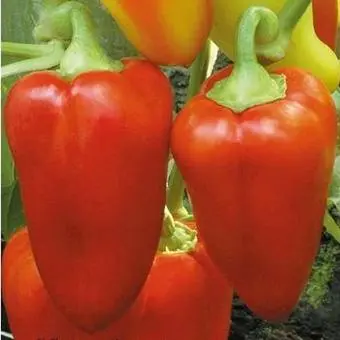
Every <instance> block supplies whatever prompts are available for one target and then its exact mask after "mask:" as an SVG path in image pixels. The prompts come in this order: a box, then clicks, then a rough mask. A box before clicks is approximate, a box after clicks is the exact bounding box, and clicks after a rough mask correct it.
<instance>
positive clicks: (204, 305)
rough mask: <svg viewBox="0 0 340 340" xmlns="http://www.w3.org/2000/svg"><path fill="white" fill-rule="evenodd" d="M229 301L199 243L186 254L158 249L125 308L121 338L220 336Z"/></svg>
mask: <svg viewBox="0 0 340 340" xmlns="http://www.w3.org/2000/svg"><path fill="white" fill-rule="evenodd" d="M191 227H194V224H192V225H191ZM231 299H232V289H231V287H230V285H229V284H228V283H227V281H226V280H225V279H224V278H223V277H222V275H221V274H220V273H219V272H218V270H217V269H216V267H215V266H214V265H213V263H212V262H211V260H210V258H209V257H208V256H207V254H206V251H205V249H204V247H203V245H202V243H201V242H200V241H199V242H198V244H197V245H196V247H195V249H194V251H192V252H189V253H187V252H177V253H176V252H174V253H171V252H170V253H158V254H157V256H156V258H155V260H154V263H153V267H152V270H151V272H150V274H149V277H148V279H147V281H146V284H145V286H144V288H143V290H142V293H141V295H140V296H139V297H138V300H137V301H136V303H135V304H134V306H133V308H132V309H131V310H130V312H129V313H130V316H131V317H132V318H133V321H132V324H131V326H130V327H129V330H130V331H129V333H128V334H127V335H126V340H136V339H138V340H151V339H167V340H224V339H226V337H227V335H228V332H229V326H230V311H231Z"/></svg>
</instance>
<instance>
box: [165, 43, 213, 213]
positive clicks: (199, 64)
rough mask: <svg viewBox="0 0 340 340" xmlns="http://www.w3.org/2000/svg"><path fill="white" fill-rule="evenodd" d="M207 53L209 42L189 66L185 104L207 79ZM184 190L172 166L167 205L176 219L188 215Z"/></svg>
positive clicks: (178, 174)
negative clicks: (184, 202)
mask: <svg viewBox="0 0 340 340" xmlns="http://www.w3.org/2000/svg"><path fill="white" fill-rule="evenodd" d="M209 52H210V42H209V41H208V42H207V43H206V44H205V46H204V48H203V50H202V51H201V53H200V54H199V55H198V56H197V58H196V59H195V61H194V63H193V64H192V66H191V70H190V80H189V87H188V93H187V98H186V101H187V102H188V101H189V100H190V99H191V98H192V97H193V96H194V95H196V94H197V93H198V91H199V89H200V87H201V84H202V83H203V81H204V80H205V79H206V77H207V70H208V65H209ZM184 190H185V183H184V180H183V177H182V175H181V173H180V171H179V169H178V167H177V165H176V164H174V166H173V168H172V171H171V174H170V177H169V189H168V192H167V205H168V207H169V210H170V211H171V213H172V214H173V215H174V216H175V217H176V218H183V217H185V216H187V215H188V212H187V210H186V209H185V207H184V205H183V195H184Z"/></svg>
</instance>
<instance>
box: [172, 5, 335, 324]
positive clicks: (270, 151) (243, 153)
mask: <svg viewBox="0 0 340 340" xmlns="http://www.w3.org/2000/svg"><path fill="white" fill-rule="evenodd" d="M263 19H265V20H263ZM262 20H263V21H262ZM275 20H276V19H275V16H274V14H273V12H271V11H269V10H266V9H265V8H261V7H259V8H256V7H255V8H250V9H249V10H247V11H246V13H245V14H244V16H243V18H242V20H241V24H240V27H239V35H238V49H237V55H238V59H237V61H236V63H235V67H234V68H232V67H228V68H226V69H224V70H222V71H220V72H218V73H216V74H215V75H213V76H212V77H211V78H210V79H209V80H207V82H206V83H205V84H204V86H203V88H202V91H201V93H200V94H199V95H198V96H196V97H195V98H194V99H192V100H191V101H190V102H189V103H188V105H187V106H186V107H185V108H184V109H183V111H182V112H181V113H180V114H179V115H178V117H177V118H176V121H175V123H174V127H173V130H172V145H171V146H172V152H173V155H174V158H175V160H176V162H177V164H178V166H179V169H180V171H181V173H182V174H183V177H184V179H185V181H186V183H187V188H188V191H189V194H190V195H191V199H192V203H193V209H194V213H195V216H196V220H197V223H198V226H199V231H200V232H201V236H202V239H203V241H204V243H205V246H206V249H207V252H208V254H209V255H210V256H211V258H212V260H213V261H214V262H215V263H216V264H217V265H218V267H219V269H220V270H221V271H222V272H223V273H224V275H225V276H226V277H228V279H229V280H230V282H231V284H232V285H233V287H234V289H235V291H236V292H238V294H239V295H240V297H241V298H242V299H243V300H244V301H245V302H246V303H247V304H248V306H249V307H250V308H251V309H252V310H253V311H254V312H255V313H257V314H258V315H259V316H261V317H263V318H265V319H268V320H275V321H277V320H282V319H285V318H286V317H287V316H288V315H289V314H290V312H291V310H292V308H293V307H294V306H295V304H296V302H297V301H298V299H299V296H300V294H301V292H302V290H303V287H304V285H305V283H306V281H307V279H308V276H309V273H310V271H311V268H312V264H313V260H314V257H315V255H316V253H317V251H318V247H319V240H320V236H321V231H322V220H323V215H324V211H325V207H326V205H325V204H326V199H327V189H328V184H329V182H330V178H331V172H332V164H333V161H334V155H335V144H336V112H335V108H334V104H333V101H332V98H331V96H330V94H329V92H328V90H327V89H326V88H325V86H324V85H323V84H322V83H321V82H320V81H319V80H317V79H316V78H314V77H313V76H312V75H310V74H308V73H306V72H304V71H302V70H298V69H294V68H285V69H280V70H277V71H276V72H275V73H273V74H268V73H267V72H266V70H265V69H264V68H263V67H262V66H260V65H259V64H258V63H257V60H256V56H255V53H254V34H255V30H256V27H257V25H261V30H263V32H266V33H268V32H270V30H271V28H272V27H271V26H270V22H275ZM266 25H267V26H266ZM261 30H258V31H257V32H258V34H261Z"/></svg>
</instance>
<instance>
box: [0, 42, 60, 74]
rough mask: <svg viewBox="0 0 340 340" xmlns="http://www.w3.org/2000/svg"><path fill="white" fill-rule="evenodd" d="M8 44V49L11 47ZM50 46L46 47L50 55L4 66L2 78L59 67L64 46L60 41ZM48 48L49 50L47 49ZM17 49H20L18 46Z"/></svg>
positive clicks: (42, 55)
mask: <svg viewBox="0 0 340 340" xmlns="http://www.w3.org/2000/svg"><path fill="white" fill-rule="evenodd" d="M8 44H9V43H7V47H8V46H10V45H8ZM48 45H49V46H47V45H46V46H45V47H46V51H47V52H48V51H49V53H46V54H41V56H38V57H36V58H31V59H26V60H22V61H18V62H15V63H12V64H9V65H6V66H3V67H2V68H1V78H6V77H9V76H12V75H15V74H19V73H24V72H32V71H39V70H46V69H50V68H52V67H55V66H58V65H59V63H60V60H61V59H62V57H63V55H64V53H65V50H64V45H63V43H62V42H60V41H53V42H51V43H50V44H48ZM47 47H48V48H49V49H47ZM16 49H18V46H17V47H16ZM26 52H27V53H28V50H26ZM22 53H24V52H22ZM22 55H23V54H22ZM37 55H38V54H37Z"/></svg>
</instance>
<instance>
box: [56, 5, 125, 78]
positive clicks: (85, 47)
mask: <svg viewBox="0 0 340 340" xmlns="http://www.w3.org/2000/svg"><path fill="white" fill-rule="evenodd" d="M71 22H72V29H73V35H72V41H71V43H70V45H69V47H68V48H67V50H66V52H65V55H64V57H63V58H62V60H61V62H60V72H61V74H62V75H63V76H64V77H66V78H74V77H75V76H77V75H78V74H80V73H83V72H86V71H90V70H111V71H116V72H119V71H121V70H122V69H123V68H124V66H123V63H122V62H121V61H113V60H111V59H110V58H109V57H108V56H107V55H106V52H105V50H104V49H103V48H102V47H101V46H100V44H99V42H98V40H97V36H96V34H95V28H94V23H93V20H92V17H91V16H90V13H89V12H88V10H87V8H85V7H80V8H75V9H73V10H72V11H71Z"/></svg>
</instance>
